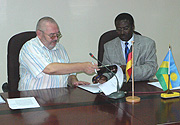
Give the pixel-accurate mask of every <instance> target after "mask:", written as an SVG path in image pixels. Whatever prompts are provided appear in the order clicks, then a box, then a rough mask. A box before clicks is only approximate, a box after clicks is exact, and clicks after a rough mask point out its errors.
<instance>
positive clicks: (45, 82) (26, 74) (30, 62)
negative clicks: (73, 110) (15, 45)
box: [18, 37, 70, 91]
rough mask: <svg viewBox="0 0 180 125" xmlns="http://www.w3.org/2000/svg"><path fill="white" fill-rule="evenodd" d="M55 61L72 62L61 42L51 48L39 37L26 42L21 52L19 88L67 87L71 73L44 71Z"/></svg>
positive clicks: (20, 89)
mask: <svg viewBox="0 0 180 125" xmlns="http://www.w3.org/2000/svg"><path fill="white" fill-rule="evenodd" d="M53 62H59V63H70V60H69V57H68V55H67V52H66V50H65V49H64V47H63V46H62V45H61V44H60V43H57V44H56V46H55V47H54V48H53V49H52V50H49V49H48V48H47V47H45V46H44V45H43V44H42V42H41V41H40V40H39V38H38V37H36V38H33V39H31V40H30V41H28V42H26V43H25V44H24V45H23V47H22V49H21V51H20V54H19V63H20V81H19V86H18V90H19V91H22V90H34V89H46V88H58V87H67V79H68V76H69V75H70V74H66V75H49V74H45V73H43V72H42V71H43V70H44V68H45V67H46V66H47V65H48V64H50V63H53Z"/></svg>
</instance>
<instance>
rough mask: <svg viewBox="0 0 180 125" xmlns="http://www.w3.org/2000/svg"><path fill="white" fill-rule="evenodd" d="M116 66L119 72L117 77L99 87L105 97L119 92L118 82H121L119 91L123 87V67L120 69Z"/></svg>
mask: <svg viewBox="0 0 180 125" xmlns="http://www.w3.org/2000/svg"><path fill="white" fill-rule="evenodd" d="M116 66H117V72H116V74H115V75H116V76H115V75H114V76H113V77H112V78H111V79H110V80H108V81H107V82H105V83H103V84H101V85H99V88H100V89H101V91H102V92H103V93H104V94H105V95H110V94H111V93H113V92H117V81H118V82H119V89H120V88H121V87H122V85H123V79H124V75H123V71H122V69H121V67H119V66H118V65H116Z"/></svg>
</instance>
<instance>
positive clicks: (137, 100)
mask: <svg viewBox="0 0 180 125" xmlns="http://www.w3.org/2000/svg"><path fill="white" fill-rule="evenodd" d="M133 54H134V41H132V96H128V97H126V101H127V102H131V103H134V102H140V100H141V99H140V97H137V96H134V55H133Z"/></svg>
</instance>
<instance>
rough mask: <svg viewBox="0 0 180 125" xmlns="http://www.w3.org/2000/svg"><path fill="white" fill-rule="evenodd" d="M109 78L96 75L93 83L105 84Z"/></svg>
mask: <svg viewBox="0 0 180 125" xmlns="http://www.w3.org/2000/svg"><path fill="white" fill-rule="evenodd" d="M107 80H108V79H107V77H106V76H104V75H95V76H94V77H93V78H92V82H93V83H101V84H102V83H105V82H106V81H107Z"/></svg>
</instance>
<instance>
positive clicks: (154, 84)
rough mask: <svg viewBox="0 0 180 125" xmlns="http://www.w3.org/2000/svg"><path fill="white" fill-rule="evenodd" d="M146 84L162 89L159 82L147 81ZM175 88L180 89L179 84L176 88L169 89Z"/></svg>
mask: <svg viewBox="0 0 180 125" xmlns="http://www.w3.org/2000/svg"><path fill="white" fill-rule="evenodd" d="M148 84H149V85H153V86H155V87H157V88H160V89H162V87H161V84H160V83H159V82H149V83H148ZM176 89H180V86H178V87H176V88H172V89H170V90H176Z"/></svg>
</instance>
